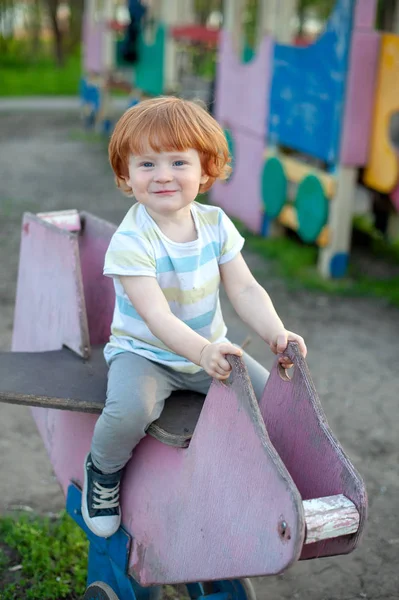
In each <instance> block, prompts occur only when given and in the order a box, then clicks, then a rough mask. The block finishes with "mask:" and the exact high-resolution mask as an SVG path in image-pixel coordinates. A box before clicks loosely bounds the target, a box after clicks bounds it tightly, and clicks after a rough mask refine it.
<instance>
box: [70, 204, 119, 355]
mask: <svg viewBox="0 0 399 600" xmlns="http://www.w3.org/2000/svg"><path fill="white" fill-rule="evenodd" d="M81 217H82V220H83V226H84V234H83V235H81V236H79V252H80V265H81V270H82V277H83V288H84V298H85V303H86V312H87V320H88V324H89V334H90V343H91V344H92V345H96V344H105V343H106V342H107V341H108V339H109V334H110V328H111V321H112V315H113V311H114V302H115V292H114V286H113V283H112V279H110V278H109V277H104V275H103V266H104V256H105V252H106V251H107V248H108V246H109V243H110V241H111V237H112V235H113V234H114V232H115V230H116V226H115V225H112V223H109V222H108V221H104V220H103V219H99V218H98V217H94V216H93V215H91V214H89V213H82V214H81Z"/></svg>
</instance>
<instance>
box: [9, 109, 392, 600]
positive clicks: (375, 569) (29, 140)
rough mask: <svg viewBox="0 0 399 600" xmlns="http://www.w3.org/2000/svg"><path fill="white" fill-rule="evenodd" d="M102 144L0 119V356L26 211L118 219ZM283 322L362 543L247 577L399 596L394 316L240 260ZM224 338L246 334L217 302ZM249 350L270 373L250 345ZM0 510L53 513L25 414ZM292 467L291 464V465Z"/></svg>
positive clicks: (49, 486)
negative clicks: (338, 450) (339, 457)
mask: <svg viewBox="0 0 399 600" xmlns="http://www.w3.org/2000/svg"><path fill="white" fill-rule="evenodd" d="M105 147H106V146H105V142H104V143H101V142H98V141H88V140H87V139H85V138H84V137H83V136H82V134H81V131H80V125H79V121H78V115H77V114H76V112H70V113H68V112H65V111H64V112H62V113H57V112H51V113H47V114H43V113H27V112H25V113H22V112H21V113H20V112H15V111H14V112H12V113H5V112H3V113H0V157H1V158H0V256H1V261H0V349H1V350H9V348H10V342H11V331H12V321H13V304H14V296H15V284H16V278H17V267H18V248H19V236H20V221H21V216H22V213H23V212H24V211H32V212H35V211H39V210H52V209H64V208H77V209H85V210H88V211H91V212H92V213H94V214H96V215H98V216H100V217H103V218H106V219H109V220H111V221H114V222H119V221H120V220H121V218H122V217H123V215H124V213H125V212H126V210H127V208H128V202H127V200H126V199H125V198H124V197H123V196H122V195H121V194H120V193H119V192H118V191H117V190H115V189H114V185H113V179H112V176H111V172H110V168H109V166H108V163H107V155H106V151H105ZM245 256H246V259H247V261H248V263H249V264H250V266H251V268H252V269H253V271H254V273H255V275H256V276H257V277H258V279H259V281H260V282H261V283H262V284H263V285H265V287H266V288H267V289H268V291H269V293H270V294H271V296H272V298H273V301H274V303H275V305H276V307H277V309H278V311H279V312H280V314H281V316H282V318H283V320H284V322H285V323H286V325H287V326H288V327H289V328H290V329H292V330H294V331H297V332H299V333H301V334H302V335H303V336H304V337H305V340H306V342H307V345H308V349H309V356H308V363H309V366H310V369H311V372H312V376H313V379H314V381H315V385H316V388H317V390H318V392H319V395H320V397H321V400H322V403H323V406H324V410H325V412H326V414H327V419H328V421H329V423H330V425H331V427H332V429H333V431H334V432H335V434H336V435H337V437H338V439H339V440H340V442H341V443H342V444H343V446H344V448H345V450H346V451H347V453H348V454H349V456H350V457H351V459H352V461H353V463H354V464H355V466H356V468H357V469H358V470H359V472H360V473H361V474H362V476H363V477H364V478H365V481H366V485H367V488H368V494H369V503H370V511H369V520H368V525H367V530H366V534H365V536H364V538H363V541H362V544H361V546H360V548H359V549H358V550H356V551H355V552H354V553H353V554H351V555H350V556H344V557H334V558H330V559H319V560H314V561H309V562H306V563H304V562H301V563H298V564H296V565H295V566H294V567H293V568H292V569H290V570H289V571H288V572H286V573H284V574H283V575H281V576H278V577H274V578H263V579H257V580H255V585H256V589H257V592H258V598H259V599H261V600H263V599H265V600H277V599H286V600H288V599H294V598H295V599H304V600H305V599H306V600H338V599H340V600H350V599H354V598H369V599H372V600H380V599H381V600H382V599H383V600H390V599H392V600H393V599H397V598H399V570H398V564H399V519H398V515H397V514H396V513H397V512H398V509H399V503H398V498H399V485H398V446H399V436H398V421H397V415H398V402H399V394H398V367H397V356H398V340H399V311H398V310H397V309H395V308H392V307H390V306H388V305H387V304H386V303H385V302H384V301H379V300H375V299H369V298H361V299H357V298H332V297H328V296H326V295H323V294H320V293H308V292H305V291H303V292H298V293H295V294H292V293H290V292H289V291H288V290H287V288H286V286H285V284H284V283H283V282H281V281H280V280H278V279H276V278H275V277H273V276H272V275H271V273H270V268H269V266H268V264H267V263H266V262H264V261H263V260H261V259H260V258H259V257H257V256H255V255H253V254H250V253H248V252H246V253H245ZM223 305H224V312H225V316H226V320H227V322H228V325H229V326H230V337H231V338H232V339H233V340H234V341H237V342H241V341H242V340H243V339H244V338H245V337H246V335H247V333H248V332H247V329H246V327H245V326H244V325H243V324H242V323H240V322H239V320H238V317H237V316H236V315H235V313H234V312H233V310H232V309H231V308H230V307H229V305H228V303H227V302H226V300H225V299H223ZM248 350H249V352H250V353H251V354H252V355H253V356H254V357H255V358H256V359H257V360H259V361H260V362H262V363H263V364H264V365H265V366H267V367H270V365H271V363H272V360H273V356H272V354H271V353H270V351H269V350H268V349H266V348H265V346H264V344H263V343H262V342H261V341H260V340H258V339H253V341H252V343H251V345H250V347H249V349H248ZM0 422H1V430H2V433H1V437H0V456H1V461H0V492H1V493H0V513H6V512H8V511H12V510H13V509H15V507H18V506H21V505H22V506H29V507H31V508H33V509H34V510H37V511H39V512H41V513H48V512H55V511H58V510H59V509H61V508H62V507H63V506H64V499H63V497H62V495H61V493H60V490H59V488H58V485H57V482H56V480H55V478H54V477H53V475H52V472H51V468H50V465H49V461H48V459H47V455H46V453H45V451H44V448H43V447H42V442H41V439H40V437H39V435H38V434H37V432H36V429H35V425H34V423H33V421H32V419H31V417H30V413H29V409H28V408H23V407H17V406H11V405H5V404H4V405H0ZM298 460H300V457H298Z"/></svg>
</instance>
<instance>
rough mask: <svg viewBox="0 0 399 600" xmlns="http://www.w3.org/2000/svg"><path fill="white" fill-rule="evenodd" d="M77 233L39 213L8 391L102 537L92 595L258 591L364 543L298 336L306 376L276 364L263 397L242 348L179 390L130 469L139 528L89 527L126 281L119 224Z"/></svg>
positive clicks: (82, 227) (3, 377)
mask: <svg viewBox="0 0 399 600" xmlns="http://www.w3.org/2000/svg"><path fill="white" fill-rule="evenodd" d="M70 229H71V230H66V229H63V228H61V227H58V226H57V225H56V224H54V223H50V222H48V221H46V220H44V219H42V218H40V217H38V216H36V215H32V214H29V213H27V214H25V215H24V218H23V224H22V236H21V250H20V263H19V273H18V285H17V297H16V307H15V322H14V332H13V341H12V352H8V353H7V352H2V353H0V400H1V401H3V402H12V403H17V404H29V405H32V406H33V408H32V414H33V417H34V419H35V421H36V424H37V426H38V429H39V432H40V434H41V436H42V438H43V441H44V444H45V446H46V448H47V451H48V454H49V457H50V460H51V463H52V466H53V469H54V472H55V474H56V476H57V479H58V481H59V482H60V484H61V487H62V489H63V491H64V493H65V495H66V497H67V500H66V503H67V510H68V512H69V514H70V515H71V516H72V517H73V518H74V520H75V521H76V522H77V523H78V524H79V525H80V526H81V527H82V528H83V529H84V530H85V532H86V534H87V536H88V538H89V540H90V549H89V566H88V581H87V584H88V588H87V590H86V593H85V596H84V598H85V599H86V600H89V599H91V600H94V599H100V600H117V599H118V598H119V600H146V599H150V598H151V599H152V598H155V597H159V595H160V590H161V588H160V586H162V585H164V584H175V583H184V584H186V586H187V591H188V594H189V596H190V598H192V599H196V600H200V599H202V598H207V599H208V600H210V599H214V600H228V599H230V600H253V599H254V598H255V594H254V591H253V588H252V586H251V583H250V581H249V579H248V578H250V577H255V576H258V575H262V576H264V575H274V574H277V573H280V572H282V571H284V570H285V569H287V568H288V567H289V566H291V565H292V564H293V563H295V562H296V561H297V560H299V559H309V558H317V557H323V556H333V555H338V554H346V553H349V552H351V551H352V550H353V549H354V548H355V547H356V546H357V544H358V541H359V537H360V535H361V532H362V530H363V527H364V524H365V520H366V512H367V497H366V491H365V487H364V484H363V481H362V480H361V478H360V477H359V475H358V474H357V472H356V471H355V469H354V467H353V466H352V464H351V462H350V461H349V459H348V457H347V456H346V454H345V453H344V451H343V450H342V448H341V447H340V445H339V443H338V441H337V440H336V438H335V437H334V435H333V434H332V432H331V430H330V428H329V427H328V424H327V421H326V418H325V416H324V413H323V411H322V408H321V405H320V402H319V399H318V396H317V392H316V390H315V387H314V385H313V383H312V380H311V376H310V373H309V370H308V367H307V365H306V361H305V360H304V359H303V357H302V356H301V354H300V352H299V350H298V347H297V345H296V344H293V343H290V344H289V347H288V349H287V353H288V355H289V356H290V357H291V359H292V361H293V363H294V372H293V375H292V378H291V379H290V378H289V377H288V376H287V374H286V373H285V371H282V370H281V368H280V367H279V365H278V362H277V361H276V363H275V364H274V366H273V368H272V371H271V374H270V378H269V380H268V382H267V384H266V387H265V391H264V394H263V397H262V400H261V402H260V404H259V405H258V403H257V402H256V399H255V396H254V393H253V390H252V386H251V382H250V380H249V378H248V374H247V371H246V368H245V365H244V364H243V362H242V361H241V359H239V358H237V357H230V358H229V360H230V363H231V365H232V375H231V377H230V379H229V381H228V383H221V382H217V381H214V382H213V383H212V386H211V388H210V390H209V392H208V395H207V396H206V398H204V397H203V396H201V395H200V394H193V393H185V392H180V393H174V394H172V396H171V397H170V398H169V399H168V401H167V402H166V406H165V410H164V412H163V413H162V415H161V417H160V418H159V419H158V421H156V422H155V423H153V424H152V425H151V426H150V428H149V430H148V433H149V435H148V436H147V437H146V438H145V439H144V440H142V442H140V444H139V445H138V447H137V448H136V449H135V451H134V454H133V458H132V460H131V461H130V462H129V464H128V466H127V468H126V472H125V475H124V479H123V485H122V495H121V504H122V515H123V527H121V528H120V529H119V531H118V532H117V533H116V534H115V535H114V536H112V537H111V538H109V539H101V538H98V537H97V536H95V535H94V534H93V533H91V532H90V531H89V530H88V529H87V528H86V526H85V525H84V523H83V519H82V517H81V514H80V496H81V491H80V487H81V484H82V481H83V461H84V457H85V455H86V453H87V452H88V451H89V449H90V442H91V437H92V433H93V429H94V425H95V422H96V419H97V415H98V413H100V412H101V410H102V407H103V404H104V399H105V390H106V377H107V367H106V364H105V361H104V359H103V356H102V346H103V345H104V343H105V342H106V341H107V339H108V336H109V330H110V323H111V319H112V312H113V303H114V292H113V286H112V281H111V280H110V279H109V278H106V277H103V275H102V267H103V261H104V254H105V251H106V249H107V247H108V244H109V241H110V238H111V236H112V234H113V232H114V231H115V226H114V225H112V224H110V223H108V222H106V221H103V220H101V219H98V218H96V217H94V216H92V215H90V214H88V213H82V214H80V215H79V218H78V219H77V222H76V223H75V225H71V226H70Z"/></svg>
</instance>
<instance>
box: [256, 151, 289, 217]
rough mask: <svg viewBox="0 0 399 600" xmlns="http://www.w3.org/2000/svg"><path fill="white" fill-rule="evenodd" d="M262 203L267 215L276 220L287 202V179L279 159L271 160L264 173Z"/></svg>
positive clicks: (267, 163) (264, 168) (267, 162)
mask: <svg viewBox="0 0 399 600" xmlns="http://www.w3.org/2000/svg"><path fill="white" fill-rule="evenodd" d="M261 185H262V188H261V189H262V201H263V206H264V208H265V213H266V215H267V216H268V217H269V218H270V219H275V218H276V217H278V215H279V214H280V212H281V209H282V208H283V206H284V204H285V203H286V200H287V178H286V176H285V172H284V167H283V165H282V163H281V161H280V160H279V159H278V158H275V157H273V158H269V160H268V161H266V162H265V164H264V167H263V172H262V184H261Z"/></svg>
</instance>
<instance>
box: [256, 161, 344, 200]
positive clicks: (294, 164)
mask: <svg viewBox="0 0 399 600" xmlns="http://www.w3.org/2000/svg"><path fill="white" fill-rule="evenodd" d="M273 156H276V154H275V153H274V152H270V151H269V150H265V152H264V157H265V160H268V159H269V158H271V157H273ZM278 159H279V160H280V161H281V163H282V165H283V167H284V171H285V173H286V176H287V179H288V180H289V181H292V182H293V183H300V182H301V181H302V179H305V177H307V176H308V175H314V176H315V177H317V178H318V179H319V181H320V182H321V183H322V185H323V190H324V193H325V195H326V196H327V198H333V196H334V194H335V192H336V189H337V179H336V177H334V175H330V174H329V173H326V171H323V170H322V169H317V168H316V167H312V166H311V165H308V164H306V163H304V162H301V161H299V160H298V159H296V158H292V157H290V156H288V155H284V154H278Z"/></svg>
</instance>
